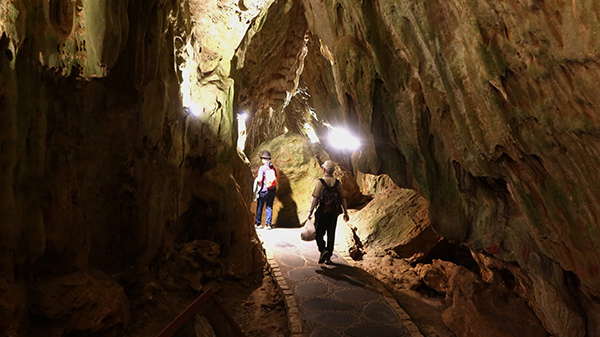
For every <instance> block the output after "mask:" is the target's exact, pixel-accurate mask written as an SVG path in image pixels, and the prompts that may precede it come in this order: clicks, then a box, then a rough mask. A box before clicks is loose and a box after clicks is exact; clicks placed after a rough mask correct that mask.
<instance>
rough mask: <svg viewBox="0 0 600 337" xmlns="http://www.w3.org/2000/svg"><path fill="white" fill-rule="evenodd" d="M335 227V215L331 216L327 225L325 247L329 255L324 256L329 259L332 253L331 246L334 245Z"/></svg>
mask: <svg viewBox="0 0 600 337" xmlns="http://www.w3.org/2000/svg"><path fill="white" fill-rule="evenodd" d="M336 227H337V215H336V216H333V217H332V218H331V219H330V220H329V226H327V245H326V246H325V249H326V250H327V251H328V252H329V256H328V257H327V258H326V259H327V260H329V258H330V257H331V255H332V254H333V246H334V245H335V228H336Z"/></svg>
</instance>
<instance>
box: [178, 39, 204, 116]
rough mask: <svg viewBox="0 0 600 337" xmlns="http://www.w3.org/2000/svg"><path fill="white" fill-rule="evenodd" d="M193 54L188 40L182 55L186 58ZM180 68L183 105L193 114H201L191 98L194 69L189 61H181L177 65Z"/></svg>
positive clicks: (200, 110)
mask: <svg viewBox="0 0 600 337" xmlns="http://www.w3.org/2000/svg"><path fill="white" fill-rule="evenodd" d="M193 54H194V49H193V48H192V45H191V43H190V42H188V43H187V45H186V46H185V49H184V56H186V57H185V59H186V60H188V59H191V57H192V56H193ZM179 70H181V77H182V81H181V87H180V91H181V98H182V103H183V106H184V107H185V108H186V109H187V110H188V111H189V112H190V113H191V114H192V115H194V116H200V115H201V114H202V107H200V106H199V105H198V104H196V103H195V102H194V100H193V99H192V83H191V78H192V72H193V71H194V70H195V69H194V67H193V66H192V64H191V63H188V62H183V63H182V64H181V65H179Z"/></svg>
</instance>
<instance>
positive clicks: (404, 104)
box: [239, 0, 600, 336]
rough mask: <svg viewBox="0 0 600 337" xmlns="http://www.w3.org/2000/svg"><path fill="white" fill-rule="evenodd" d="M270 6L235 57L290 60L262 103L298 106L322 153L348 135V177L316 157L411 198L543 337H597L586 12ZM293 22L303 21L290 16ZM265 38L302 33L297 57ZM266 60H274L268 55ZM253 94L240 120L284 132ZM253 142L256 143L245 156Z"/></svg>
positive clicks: (593, 114)
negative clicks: (290, 84)
mask: <svg viewBox="0 0 600 337" xmlns="http://www.w3.org/2000/svg"><path fill="white" fill-rule="evenodd" d="M299 3H300V4H301V7H300V8H299V7H298V6H299ZM277 5H279V6H281V7H279V8H284V9H285V10H280V12H278V13H279V14H278V15H277V16H274V17H273V19H272V20H273V21H270V22H269V25H263V26H261V30H260V32H259V33H257V34H255V35H253V40H246V43H247V44H248V45H250V46H256V47H257V49H255V50H262V51H264V50H268V51H269V52H268V53H265V54H260V53H258V54H259V55H263V56H270V55H275V54H277V53H278V52H279V53H281V55H283V54H285V55H302V59H303V63H302V65H301V66H299V67H298V68H297V69H298V70H301V75H300V78H299V79H298V80H297V81H296V82H294V83H299V87H297V88H293V89H292V90H290V89H285V86H284V85H283V83H287V82H286V81H284V80H282V81H281V83H280V84H281V85H279V86H271V87H269V88H271V89H272V88H278V90H275V91H277V92H280V93H286V97H287V98H288V99H289V100H290V101H291V102H294V101H295V100H296V99H297V97H298V96H302V98H301V99H300V98H298V99H297V100H298V101H305V102H306V104H305V108H304V111H303V113H304V114H303V115H302V117H303V119H302V120H301V122H300V124H301V123H304V122H309V123H311V124H312V126H313V128H314V129H315V131H317V134H319V135H320V136H321V138H322V139H324V136H326V132H327V125H334V126H344V127H347V128H350V129H352V130H354V131H355V132H356V133H357V134H358V135H359V137H360V138H361V140H362V142H363V147H362V148H361V149H360V151H358V152H357V153H355V154H354V155H353V156H352V160H351V161H348V160H347V159H348V157H347V154H344V153H341V154H340V153H337V154H336V153H335V151H333V149H327V148H326V149H327V150H328V152H329V154H330V155H331V156H332V157H333V158H334V159H336V160H338V161H339V162H341V163H342V164H343V165H344V166H345V167H347V168H348V169H351V170H354V171H355V172H356V171H359V172H363V173H371V174H383V173H386V174H388V175H389V176H390V177H391V178H392V180H393V181H394V182H395V183H396V184H398V185H399V186H401V187H406V188H412V189H415V190H418V191H420V192H421V193H422V194H423V196H424V197H425V198H426V199H427V200H428V201H429V205H430V206H429V214H430V217H431V223H432V225H433V226H434V228H435V229H436V231H437V232H438V233H439V234H440V235H441V236H442V237H444V238H445V239H447V240H452V241H456V242H462V243H464V244H466V245H467V246H468V247H470V248H471V250H472V251H473V252H474V254H481V255H484V256H486V257H489V258H490V259H492V260H494V259H495V260H496V261H498V263H497V264H496V265H495V266H494V268H492V269H486V268H488V267H489V265H482V266H481V268H482V270H484V271H485V270H487V271H488V272H489V273H491V274H493V273H498V274H503V275H504V274H507V273H508V274H510V275H512V276H511V277H514V279H515V280H516V284H517V285H518V287H516V288H514V289H512V291H514V292H515V293H519V295H520V296H521V297H522V298H523V299H524V300H525V301H526V303H527V304H528V305H529V306H530V307H531V308H532V309H533V310H534V312H535V314H536V315H537V317H538V318H539V319H540V321H541V322H542V324H543V325H544V327H545V328H546V330H547V331H548V332H549V333H550V334H552V335H554V336H584V335H589V336H596V335H597V334H598V333H597V331H599V330H598V322H599V317H598V313H597V307H598V305H599V303H598V295H599V292H600V283H599V282H600V278H599V277H598V266H599V265H600V259H599V258H600V249H599V248H598V247H600V236H598V235H597V234H598V230H599V224H598V220H597V218H598V216H596V214H598V213H599V212H600V209H599V204H598V202H597V199H598V198H597V192H596V191H597V190H598V187H599V183H600V181H599V179H598V177H599V175H598V174H597V170H596V167H598V165H597V164H598V163H597V161H598V156H597V152H598V148H599V143H598V137H597V136H598V125H599V121H598V118H597V115H598V113H597V111H598V107H599V102H598V98H597V97H600V96H599V95H598V93H597V91H598V90H599V89H598V86H597V85H596V83H595V82H596V78H597V77H598V71H599V70H600V68H599V67H598V61H599V53H598V50H599V49H598V48H599V43H600V40H599V37H598V34H596V32H598V31H599V30H600V24H599V21H598V17H599V14H600V7H599V5H597V4H596V3H595V2H594V1H591V0H582V1H575V2H568V3H567V2H564V1H554V0H548V1H520V0H514V1H504V2H494V1H486V0H479V1H466V0H454V1H450V2H448V1H404V2H397V1H387V0H374V1H337V0H326V1H313V0H299V1H296V2H293V4H292V2H291V1H276V2H275V5H274V6H277ZM291 8H293V10H290V9H291ZM302 11H304V19H305V21H304V20H301V19H299V18H297V17H294V16H293V15H296V13H299V12H302ZM290 13H293V15H292V14H290ZM278 23H282V24H278ZM292 23H293V24H292ZM280 27H286V29H282V30H286V31H287V32H290V31H293V32H294V34H289V35H288V36H292V35H293V36H297V38H296V39H292V38H291V37H288V41H290V40H293V41H300V39H299V36H300V34H299V32H300V31H303V29H306V30H305V34H304V36H305V38H304V40H303V41H304V43H298V44H297V45H296V46H295V47H293V45H294V44H293V43H283V42H281V41H283V40H285V39H283V38H281V37H280V38H279V39H277V42H276V43H273V44H267V43H265V41H268V42H272V41H274V40H273V39H266V40H260V39H259V40H256V39H257V37H258V36H263V37H264V36H278V35H277V33H281V30H279V28H280ZM291 27H295V28H291ZM305 27H306V28H305ZM273 46H277V47H278V48H279V49H278V51H272V49H268V48H269V47H270V48H273ZM260 47H267V48H260ZM294 48H295V49H294ZM244 50H253V49H252V47H245V49H244ZM282 51H285V53H284V52H282ZM254 59H258V58H256V57H255V58H254ZM257 64H258V63H257V62H256V61H254V62H248V63H246V64H244V66H247V67H253V66H254V67H259V66H258V65H257ZM270 64H273V63H270ZM286 64H293V62H288V63H286ZM282 69H287V68H285V67H277V66H276V67H274V69H273V68H269V70H265V71H264V72H261V71H259V70H254V71H253V72H252V73H248V74H256V75H255V77H252V76H248V77H245V78H246V79H249V78H260V79H264V80H268V79H269V78H271V76H269V75H268V74H272V73H276V72H277V71H279V70H282ZM265 73H266V74H267V75H265ZM288 74H289V72H288ZM262 75H265V76H263V77H261V76H262ZM284 77H285V76H281V78H284ZM286 78H288V80H289V79H290V78H291V77H286ZM250 82H251V83H258V82H256V81H250ZM247 89H248V90H247ZM260 90H261V88H259V87H252V86H251V85H246V86H244V85H242V86H241V87H240V88H239V91H240V92H239V95H240V96H239V97H240V100H239V101H240V102H244V99H243V98H244V97H253V98H254V100H253V101H252V106H254V107H255V108H254V109H253V111H259V110H260V106H261V105H260V104H265V105H268V106H269V107H270V110H268V111H269V113H268V114H262V115H260V111H259V113H258V114H257V115H256V116H262V117H260V118H258V119H257V120H256V121H253V122H252V123H256V124H255V126H259V124H260V123H265V121H266V120H269V121H270V123H276V120H277V118H278V117H279V116H285V118H288V120H290V119H292V118H290V116H298V114H297V113H295V112H293V111H288V110H289V109H286V108H285V105H286V101H284V103H281V104H280V105H273V104H271V103H273V102H274V101H273V100H270V99H261V98H260V97H266V96H267V95H266V93H264V92H260ZM255 92H259V93H256V94H253V93H255ZM271 92H273V90H271ZM299 93H302V95H299ZM260 95H262V96H260ZM280 96H281V95H280ZM301 105H302V104H299V105H298V106H301ZM247 106H250V104H247ZM279 111H281V112H282V113H280V114H278V112H279ZM280 127H281V126H280ZM268 137H269V136H268V135H267V133H266V132H262V133H260V134H258V135H253V136H251V137H249V138H250V141H249V142H250V143H251V142H253V141H254V142H258V143H260V142H262V141H264V140H265V139H267V138H268ZM324 146H325V147H326V145H324ZM330 150H331V151H330ZM359 176H360V175H359ZM508 266H510V268H509V267H508ZM488 279H489V280H493V278H488ZM456 326H458V325H456Z"/></svg>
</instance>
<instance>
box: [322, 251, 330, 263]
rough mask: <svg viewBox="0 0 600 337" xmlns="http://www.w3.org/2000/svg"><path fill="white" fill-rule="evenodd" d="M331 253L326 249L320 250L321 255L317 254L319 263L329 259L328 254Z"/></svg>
mask: <svg viewBox="0 0 600 337" xmlns="http://www.w3.org/2000/svg"><path fill="white" fill-rule="evenodd" d="M329 254H331V253H329V252H328V251H326V250H324V251H322V252H321V255H320V256H319V263H323V262H325V260H327V259H329V256H331V255H329Z"/></svg>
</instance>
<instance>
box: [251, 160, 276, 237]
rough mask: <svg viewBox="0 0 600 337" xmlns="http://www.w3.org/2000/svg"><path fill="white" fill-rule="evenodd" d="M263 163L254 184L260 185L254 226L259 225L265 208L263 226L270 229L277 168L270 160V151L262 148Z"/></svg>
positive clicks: (259, 226) (258, 226)
mask: <svg viewBox="0 0 600 337" xmlns="http://www.w3.org/2000/svg"><path fill="white" fill-rule="evenodd" d="M260 159H262V162H263V165H262V166H261V167H260V168H259V169H258V174H257V175H256V181H255V184H257V185H258V186H262V187H261V188H260V192H259V193H258V198H257V199H256V221H255V222H254V225H255V226H256V228H262V227H261V220H262V211H263V208H266V214H265V228H266V229H271V221H272V219H273V202H274V201H275V196H276V195H277V170H276V169H275V166H273V163H272V162H271V153H270V152H269V151H267V150H264V151H263V152H262V154H261V155H260Z"/></svg>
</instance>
